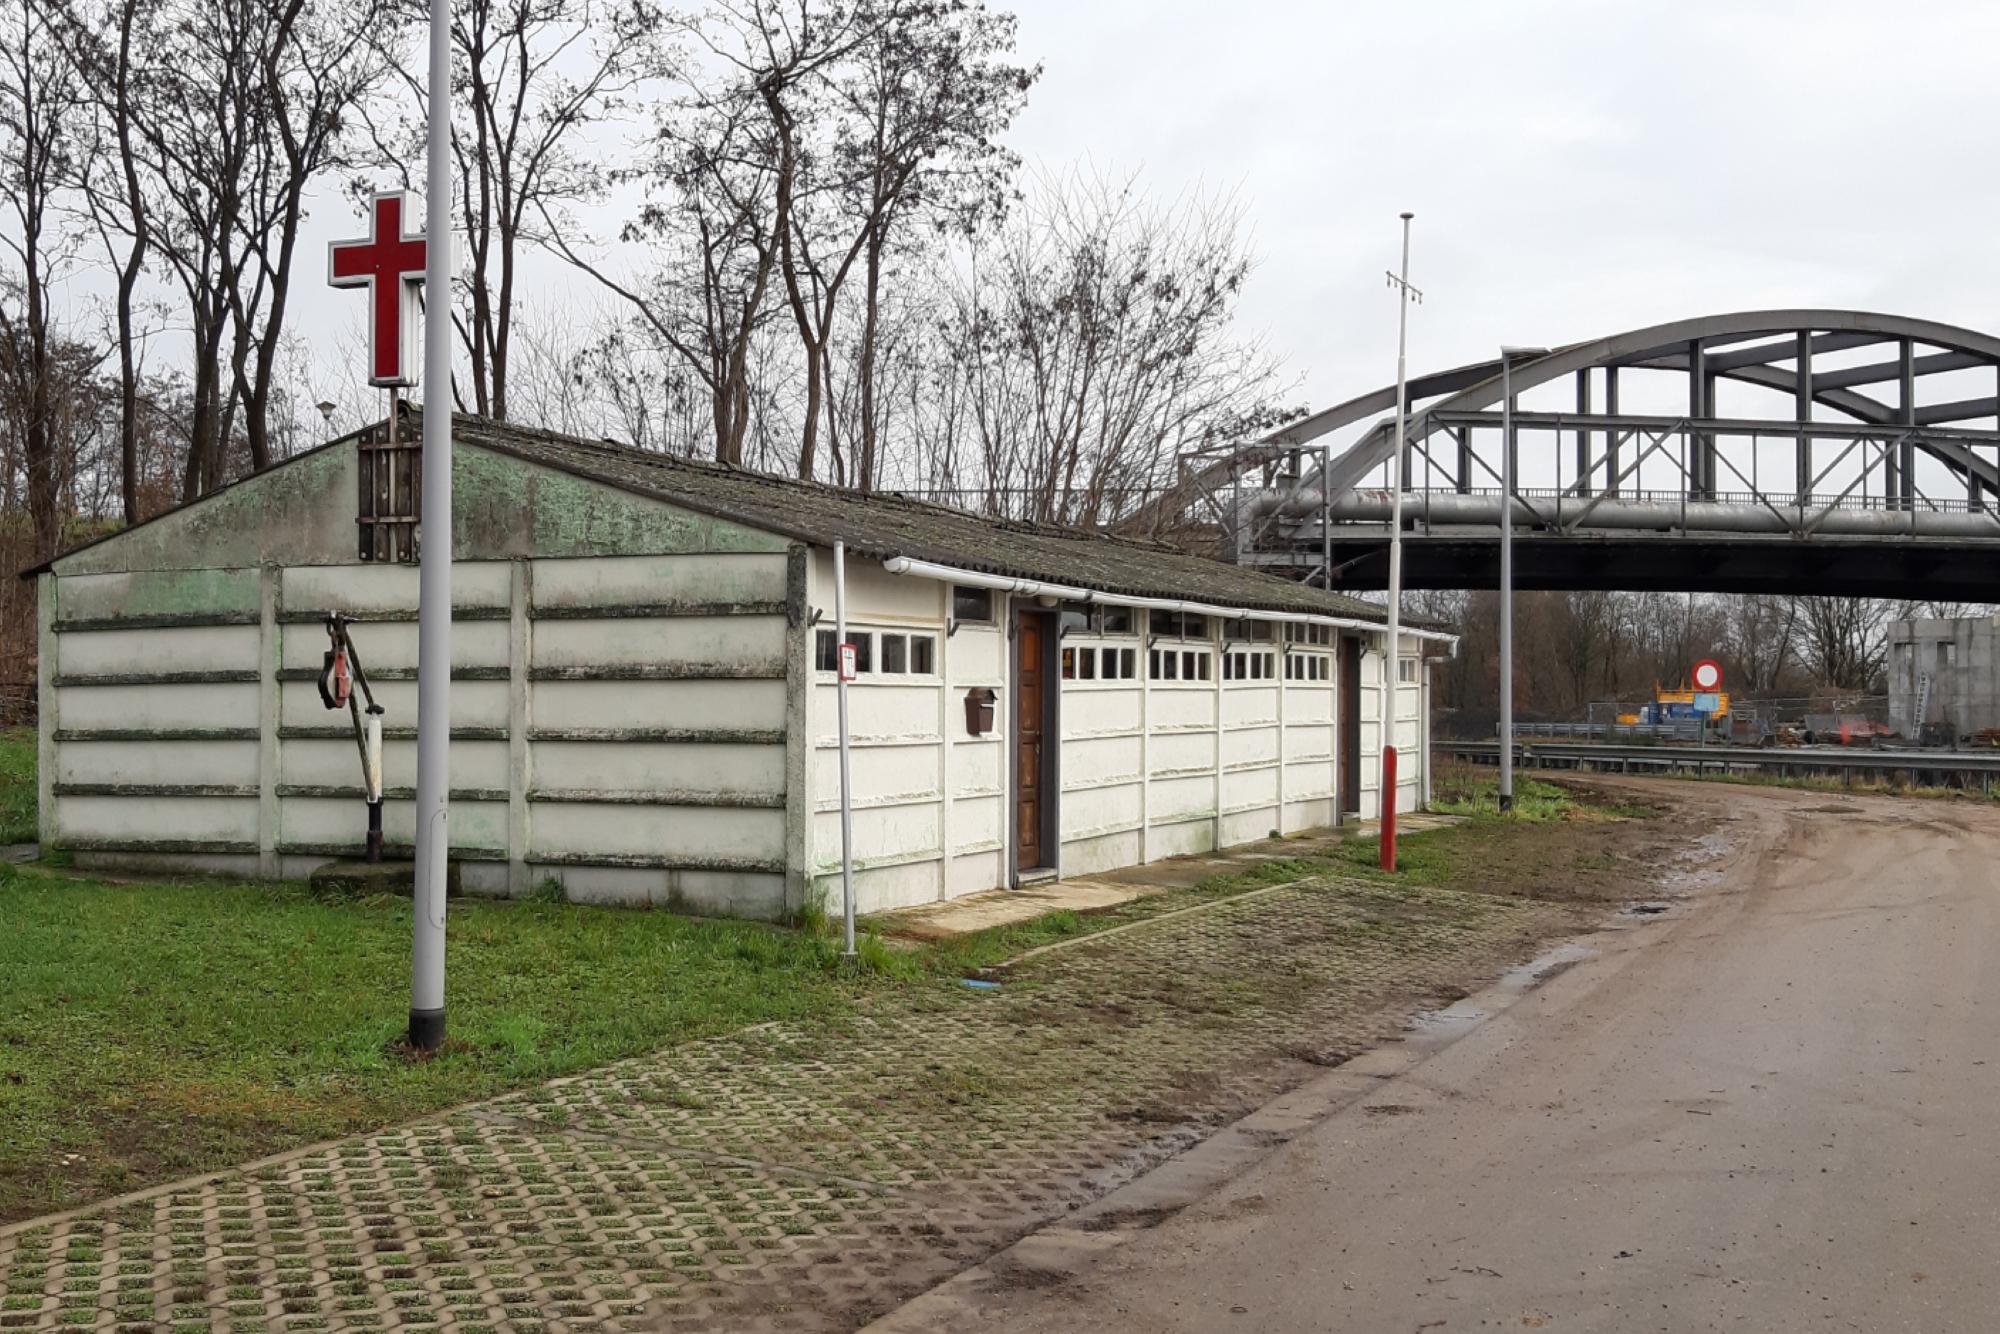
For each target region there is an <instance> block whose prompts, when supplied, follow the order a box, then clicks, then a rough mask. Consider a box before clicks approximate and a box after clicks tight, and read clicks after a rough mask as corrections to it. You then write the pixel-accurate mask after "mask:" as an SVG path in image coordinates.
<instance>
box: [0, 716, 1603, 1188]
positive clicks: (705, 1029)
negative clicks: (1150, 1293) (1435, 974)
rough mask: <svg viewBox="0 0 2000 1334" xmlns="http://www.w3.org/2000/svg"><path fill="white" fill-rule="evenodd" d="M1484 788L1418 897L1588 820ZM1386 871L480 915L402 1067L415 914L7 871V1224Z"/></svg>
mask: <svg viewBox="0 0 2000 1334" xmlns="http://www.w3.org/2000/svg"><path fill="white" fill-rule="evenodd" d="M0 742H4V748H0V781H4V783H5V786H0V814H4V815H5V817H6V818H7V819H8V820H9V821H14V822H15V823H10V824H8V825H7V826H5V829H6V837H7V838H8V839H18V838H26V837H32V835H33V832H34V824H33V811H34V781H33V768H34V745H33V734H32V733H21V732H10V733H6V734H0ZM1476 784H1477V779H1476V777H1475V778H1474V779H1473V780H1471V781H1470V783H1469V785H1468V786H1467V787H1466V790H1464V791H1456V790H1455V791H1454V792H1453V794H1452V796H1451V799H1452V800H1454V801H1458V802H1463V803H1465V808H1466V809H1468V810H1472V811H1474V818H1473V819H1472V820H1471V821H1470V822H1469V823H1468V824H1466V825H1463V826H1460V827H1458V828H1455V829H1447V830H1441V831H1438V832H1435V833H1430V834H1420V835H1414V836H1410V837H1406V838H1405V839H1404V840H1403V841H1402V844H1401V848H1402V865H1403V867H1404V869H1405V872H1406V874H1407V876H1408V879H1409V880H1410V881H1412V882H1416V883H1421V884H1448V883H1453V882H1456V881H1473V880H1477V879H1479V878H1480V877H1481V876H1483V875H1487V873H1488V872H1489V871H1490V869H1491V864H1490V861H1489V860H1487V859H1484V858H1482V855H1481V850H1482V848H1485V847H1488V846H1489V845H1490V842H1491V840H1490V839H1489V838H1488V834H1489V833H1492V832H1494V831H1496V830H1497V831H1498V832H1499V833H1501V834H1503V835H1507V836H1510V837H1517V838H1518V837H1532V836H1533V829H1532V828H1531V827H1530V826H1532V825H1533V824H1534V823H1535V822H1536V821H1537V820H1544V819H1548V818H1553V816H1552V815H1551V813H1552V812H1556V811H1559V810H1561V809H1562V808H1563V803H1564V802H1570V803H1572V805H1573V804H1574V802H1575V800H1576V799H1575V798H1573V797H1571V796H1569V795H1568V794H1566V793H1565V792H1564V790H1563V789H1561V788H1559V787H1556V786H1555V785H1552V784H1544V783H1540V782H1535V781H1532V780H1530V781H1529V782H1526V783H1524V784H1523V785H1522V797H1523V799H1524V800H1523V803H1522V805H1523V809H1522V810H1521V811H1520V812H1519V813H1517V816H1516V817H1514V818H1512V819H1510V820H1504V821H1503V820H1501V819H1500V817H1498V816H1497V815H1494V814H1491V813H1480V811H1481V810H1482V808H1481V805H1480V803H1481V801H1482V800H1483V798H1482V796H1481V794H1480V793H1479V792H1478V791H1477V790H1476ZM17 794H18V795H17ZM17 812H18V814H17ZM19 821H25V824H21V823H19ZM1373 859H1374V843H1373V841H1372V840H1364V841H1359V842H1350V843H1345V844H1340V845H1336V846H1335V847H1334V848H1333V849H1332V850H1331V851H1329V852H1328V853H1326V854H1325V855H1314V856H1301V857H1297V858H1292V859H1286V860H1281V861H1267V862H1260V863H1250V864H1247V865H1246V867H1245V869H1244V870H1243V871H1241V872H1235V873H1230V874H1225V875H1219V876H1215V877H1212V878H1210V879H1208V880H1205V881H1202V882H1201V883H1199V884H1196V885H1194V886H1192V887H1189V888H1184V889H1176V890H1171V891H1168V892H1165V893H1160V894H1156V895H1152V896H1148V897H1145V898H1141V899H1138V900H1135V901H1133V902H1131V903H1128V904H1125V905H1121V906H1120V907H1118V908H1116V909H1113V910H1111V911H1108V912H1103V913H1092V914H1079V913H1075V912H1055V913H1050V914H1046V915H1044V916H1042V917H1040V918H1038V919H1035V920H1032V921H1029V922H1023V923H1019V924H1016V925H1013V926H1007V927H999V928H995V929H993V930H989V931H984V932H979V933H976V934H973V935H969V936H963V937H958V938H955V939H952V940H949V941H946V942H942V943H939V944H934V945H926V946H919V947H911V946H908V945H906V944H904V943H902V942H888V941H884V940H883V939H881V938H879V937H878V936H876V935H875V934H874V933H873V932H872V930H871V931H870V932H868V933H867V934H864V936H863V937H862V938H861V940H860V942H859V951H858V953H859V957H858V958H857V959H854V960H845V959H842V958H841V957H840V954H839V950H838V946H837V944H836V943H835V941H834V939H833V938H832V936H831V934H830V932H831V924H830V923H829V922H828V920H827V914H826V913H825V911H824V909H823V907H821V908H817V909H815V910H814V911H812V912H808V913H806V914H803V915H802V917H801V920H800V921H799V922H797V923H795V924H794V927H795V929H783V928H777V927H771V926H765V925H760V924H756V923H749V922H726V921H697V920H691V919H688V918H684V917H679V916H675V915H672V914H669V913H658V912H645V911H633V910H621V909H610V908H590V907H583V906H578V905H572V904H568V903H565V902H563V901H561V899H560V897H559V895H551V894H548V893H538V894H536V895H533V896H531V897H530V898H528V899H525V900H521V901H518V902H512V903H507V902H494V901H484V900H476V899H468V900H463V901H459V902H456V903H455V904H454V905H453V907H452V915H451V924H450V932H449V937H448V939H449V960H448V978H449V997H450V1008H451V1039H452V1040H451V1043H450V1044H449V1047H448V1049H447V1051H446V1052H445V1053H444V1054H443V1055H441V1056H440V1057H438V1058H437V1059H434V1060H431V1061H427V1062H420V1063H413V1062H411V1061H408V1060H406V1059H404V1058H403V1057H402V1056H401V1055H400V1054H398V1053H397V1052H396V1051H395V1050H394V1049H393V1047H394V1043H395V1041H396V1039H397V1038H398V1037H399V1036H400V1034H401V1033H402V1030H403V1027H404V1024H405V1021H406V1019H407V1007H408V976H409V975H408V969H409V949H410V905H409V903H408V901H407V900H400V899H363V900H359V901H342V902H326V901H321V900H318V899H315V898H313V897H312V896H310V895H308V894H307V893H306V892H305V891H304V889H303V888H302V887H301V886H298V885H295V884H276V885H260V884H236V883H224V882H214V881H172V882H152V883H141V884H105V883H101V882H99V881H95V880H92V879H89V878H87V877H83V876H77V875H65V874H63V873H61V872H60V871H59V870H55V869H51V863H45V864H44V865H43V866H38V867H24V868H18V869H17V868H13V867H10V866H6V865H4V864H0V978H4V979H5V985H4V987H0V1222H5V1221H7V1220H11V1219H16V1218H23V1217H29V1216H32V1215H35V1214H38V1213H43V1212H47V1211H50V1210H54V1209H61V1208H67V1207H71V1206H74V1205H77V1204H81V1203H85V1202H88V1201H90V1200H93V1199H98V1198H102V1197H104V1196H106V1195H111V1194H115V1193H118V1192H121V1191H125V1190H132V1189H137V1188H139V1187H141V1186H144V1185H148V1184H152V1183H155V1182H159V1181H163V1180H169V1179H172V1178H174V1177H178V1176H183V1175H188V1174H193V1173H198V1172H202V1171H208V1170H212V1169H215V1168H219V1167H222V1166H225V1165H228V1164H231V1163H236V1162H240V1161H244V1160H246V1159H250V1158H254V1157H258V1156H261V1155H264V1154H269V1153H274V1152H278V1151H280V1150H283V1149H286V1148H291V1147H295V1146H297V1145H300V1144H306V1143H311V1142H313V1141H316V1140H321V1139H327V1138H333V1137H336V1136H341V1135H345V1134H351V1133H355V1132H358V1131H362V1130H366V1129H371V1128H374V1127H378V1126H381V1125H385V1124H391V1123H394V1122H397V1121H401V1120H406V1119H409V1118H411V1117H414V1116H419V1115H422V1114H424V1113H426V1112H431V1111H435V1110H438V1109H441V1108H444V1107H449V1106H453V1105H456V1104H460V1103H465V1102H469V1101H473V1100H476V1099H479V1098H482V1097H485V1096H489V1095H492V1094H495V1093H498V1092H502V1091H504V1090H507V1089H510V1088H517V1087H521V1086H524V1085H529V1084H533V1083H536V1082H539V1081H541V1080H544V1079H548V1078H551V1077H554V1076H557V1075H561V1074H565V1073H570V1072H573V1071H577V1070H582V1069H587V1068H589V1067H592V1066H597V1065H602V1064H605V1063H607V1062H610V1061H614V1060H617V1059H620V1058H622V1057H625V1056H629V1055H634V1054H637V1053H640V1052H645V1051H651V1050H656V1049H658V1048H660V1047H664V1046H668V1045H672V1044H674V1043H678V1042H682V1041H686V1040H689V1039H692V1038H698V1037H702V1036H706V1035H709V1034H714V1033H720V1032H726V1031H730V1030H734V1029H738V1028H741V1027H743V1026H745V1025H749V1024H755V1023H760V1022H764V1021H767V1020H794V1021H801V1022H805V1023H838V1022H840V1020H841V1019H842V1017H843V1016H845V1015H847V1014H849V1013H851V1012H852V1010H853V1008H854V1006H855V1005H856V1004H857V1003H858V1002H859V1001H860V1000H861V999H862V998H863V997H865V996H868V995H870V994H879V993H882V992H885V991H893V992H896V993H897V994H898V996H900V997H903V998H906V999H907V1001H908V1003H913V1004H921V1005H933V1004H948V1003H954V1002H956V1001H958V1000H962V999H963V998H964V996H965V995H966V994H967V993H965V992H964V991H963V989H961V988H960V987H959V986H958V985H957V979H959V978H961V977H964V976H967V975H969V974H973V973H976V972H978V971H979V970H981V969H986V968H990V967H992V966H994V965H996V964H1000V963H1003V962H1005V961H1006V960H1009V959H1012V958H1014V957H1016V956H1018V955H1020V954H1023V953H1025V952H1027V951H1029V950H1032V949H1035V948H1038V947H1040V946H1044V945H1049V944H1054V943H1058V942H1061V941H1067V940H1073V939H1078V938H1081V937H1083V936H1087V935H1090V934H1092V933H1095V932H1098V931H1102V930H1106V929H1108V928H1110V927H1114V926H1119V925H1124V924H1126V923H1130V922H1135V921H1141V920H1144V919H1146V918H1148V917H1153V916H1157V915H1159V914H1162V913H1166V912H1171V911H1174V910H1176V909H1179V908H1184V907H1189V906H1194V905H1197V904H1200V903H1204V902H1209V901H1213V900H1215V899H1218V898H1223V897H1228V896H1231V895H1234V894H1240V893H1243V892H1245V891H1247V890H1251V889H1256V888H1260V887H1263V886H1266V885H1272V884H1281V883H1285V882H1287V881H1291V880H1296V879H1300V878H1302V877H1306V876H1312V875H1326V874H1335V873H1337V874H1346V875H1363V876H1369V875H1379V873H1378V872H1375V871H1374V870H1373ZM52 860H53V859H52ZM946 1093H947V1094H949V1095H950V1096H960V1095H962V1094H965V1093H966V1091H965V1090H947V1091H946ZM968 1096H969V1095H968Z"/></svg>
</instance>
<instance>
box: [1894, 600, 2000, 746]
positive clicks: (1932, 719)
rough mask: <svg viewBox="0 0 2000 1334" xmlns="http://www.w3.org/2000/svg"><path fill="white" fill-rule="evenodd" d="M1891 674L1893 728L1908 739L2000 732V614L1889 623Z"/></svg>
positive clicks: (1955, 736)
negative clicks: (1934, 733) (1930, 732)
mask: <svg viewBox="0 0 2000 1334" xmlns="http://www.w3.org/2000/svg"><path fill="white" fill-rule="evenodd" d="M1888 675H1889V724H1890V726H1892V727H1894V728H1895V729H1896V730H1897V731H1899V732H1901V733H1902V734H1903V735H1904V736H1906V737H1909V738H1911V739H1915V738H1917V737H1918V736H1919V735H1921V734H1922V732H1923V729H1924V728H1925V727H1926V726H1930V727H1934V728H1937V729H1940V730H1942V732H1943V733H1944V735H1946V736H1948V737H1952V738H1957V737H1964V736H1970V735H1971V734H1972V733H1974V732H1980V731H1984V730H1986V729H1987V728H2000V616H1991V615H1988V616H1962V617H1957V618H1954V619H1938V618H1926V619H1921V620H1908V621H1891V622H1890V623H1889V632H1888ZM1926 681H1928V688H1926Z"/></svg>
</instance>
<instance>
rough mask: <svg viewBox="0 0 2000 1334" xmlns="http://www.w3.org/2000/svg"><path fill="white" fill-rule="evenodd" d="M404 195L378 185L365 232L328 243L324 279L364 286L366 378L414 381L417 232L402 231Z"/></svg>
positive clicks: (392, 383) (419, 268)
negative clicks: (360, 236) (366, 325)
mask: <svg viewBox="0 0 2000 1334" xmlns="http://www.w3.org/2000/svg"><path fill="white" fill-rule="evenodd" d="M408 203H409V195H408V194H407V193H406V192H404V191H402V190H383V191H380V192H379V193H377V194H376V196H375V198H374V199H373V200H372V201H371V202H370V204H369V208H368V235H367V236H364V237H362V238H360V239H359V240H354V241H335V242H334V243H333V244H332V245H330V246H328V247H327V256H326V280H327V282H329V283H331V284H332V285H333V286H335V287H365V288H367V289H368V383H370V384H373V385H380V386H382V387H384V388H391V387H402V386H408V385H413V384H415V383H416V382H417V372H416V351H415V348H416V343H417V339H416V323H417V288H418V287H419V286H421V285H422V283H423V281H424V261H425V259H426V254H427V252H426V247H425V244H424V234H423V233H422V232H407V231H405V230H403V220H404V219H405V218H407V217H408V216H409V207H408Z"/></svg>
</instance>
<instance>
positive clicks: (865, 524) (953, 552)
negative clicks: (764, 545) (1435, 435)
mask: <svg viewBox="0 0 2000 1334" xmlns="http://www.w3.org/2000/svg"><path fill="white" fill-rule="evenodd" d="M452 435H453V438H454V440H457V441H461V442H463V443H465V444H470V445H477V446H480V447H482V448H485V449H490V450H494V451H496V452H499V453H502V454H510V455H513V456H515V457H517V458H522V459H526V460H528V461H530V462H533V463H539V464H543V465H545V466H547V467H552V468H557V469H560V470H562V471H564V472H569V473H574V474H576V475H578V476H582V477H588V478H591V479H593V480H596V481H600V482H603V483H605V484H606V485H608V486H615V487H618V488H620V489H622V490H626V491H631V492H634V493H637V494H640V495H646V496H651V497H654V498H656V499H659V500H663V501H667V502H669V503H671V504H674V505H679V506H683V507H685V508H687V509H690V510H694V511H696V512H698V513H704V514H711V515H715V516H718V517H721V518H726V519H733V520H735V521H737V522H739V523H743V524H746V525H748V526H750V527H752V528H760V529H763V530H765V531H767V532H774V533H778V534H781V535H783V536H786V537H794V538H797V539H799V540H801V541H805V542H810V543H812V544H814V545H816V546H831V545H832V544H833V543H834V542H835V541H842V542H845V543H846V544H847V548H848V550H850V551H853V552H856V553H858V554H861V555H865V556H872V557H874V558H876V559H878V560H887V559H889V558H890V557H893V556H907V557H910V558H911V559H913V560H925V561H932V562H935V563H937V564H940V565H954V566H957V567H959V568H961V569H968V570H978V571H981V572H983V573H987V574H996V575H1005V576H1008V577H1011V578H1016V579H1034V580H1041V581H1044V582H1048V583H1059V584H1069V585H1072V586H1076V587H1082V588H1089V589H1093V590H1096V591H1101V592H1105V593H1123V594H1126V595H1129V596H1134V597H1152V598H1176V599H1184V600H1186V601H1190V602H1208V603H1216V604H1220V605H1223V606H1231V607H1248V608H1254V609H1256V610H1259V611H1294V612H1303V613H1307V614H1317V615H1331V616H1347V617H1353V618H1355V619H1358V620H1359V619H1365V620H1371V621H1379V620H1381V619H1382V609H1381V608H1380V607H1379V606H1376V605H1375V604H1373V603H1369V602H1364V601H1362V600H1361V599H1359V598H1354V597H1348V596H1345V595H1343V594H1339V593H1327V592H1322V591H1321V590H1319V589H1315V588H1307V587H1305V586H1304V585H1302V584H1298V583H1294V582H1293V581H1291V580H1289V579H1281V578H1278V577H1276V576H1274V575H1268V574H1261V573H1259V572H1257V571H1255V570H1249V569H1244V568H1242V567H1240V566H1235V565H1228V564H1224V563H1223V562H1221V561H1216V560H1209V559H1207V558H1206V557H1202V556H1196V555H1191V554H1189V553H1188V552H1185V551H1181V550H1178V549H1176V548H1174V547H1169V546H1164V545H1161V544H1158V543H1152V542H1142V541H1137V540H1134V539H1132V538H1126V537H1115V536H1112V535H1110V534H1108V533H1102V532H1097V531H1094V530H1087V529H1080V528H1066V527H1056V526H1052V525H1048V524H1036V523H1025V522H1022V521H1019V520H1013V519H995V518H989V517H987V516H984V515H979V514H973V513H970V512H969V511H966V510H960V509H953V508H951V507H949V506H946V505H937V504H932V503H930V502H928V501H921V500H912V499H909V498H907V497H904V496H898V495H893V494H888V495H885V494H879V493H878V494H874V495H863V494H860V493H858V492H854V491H847V490H842V489H840V488H837V487H832V486H825V485H821V484H819V483H814V482H802V481H799V480H797V479H796V478H790V477H779V476H774V475H772V474H770V473H761V472H752V471H749V470H747V469H742V468H732V467H728V466H726V465H723V464H717V463H708V462H703V461H699V460H695V459H687V458H679V457H675V456H673V455H669V454H661V453H656V452H654V451H651V450H643V449H637V448H635V447H633V446H631V445H622V444H618V443H615V442H613V441H609V440H584V439H580V438H578V437H575V436H567V435H561V434H559V433H557V432H554V431H545V430H540V429H537V428H533V427H526V426H521V425H518V424H516V423H513V422H496V421H492V420H489V419H487V418H483V417H471V416H465V415H459V416H455V417H454V418H453V419H452Z"/></svg>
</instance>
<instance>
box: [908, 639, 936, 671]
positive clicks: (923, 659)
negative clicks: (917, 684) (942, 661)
mask: <svg viewBox="0 0 2000 1334" xmlns="http://www.w3.org/2000/svg"><path fill="white" fill-rule="evenodd" d="M910 670H911V671H913V672H915V673H916V674H917V675H919V676H929V675H931V674H932V673H934V672H935V671H937V640H935V639H933V638H931V637H930V636H929V635H911V636H910Z"/></svg>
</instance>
